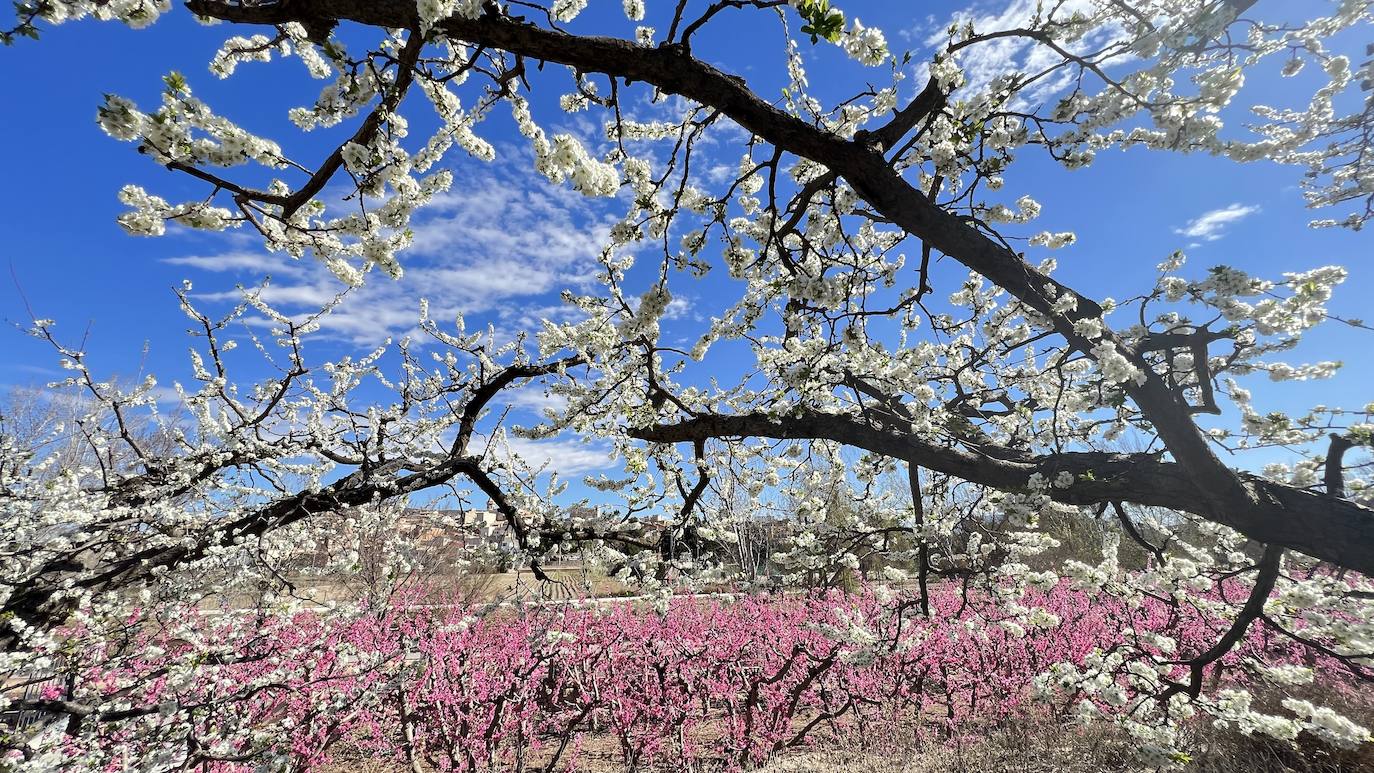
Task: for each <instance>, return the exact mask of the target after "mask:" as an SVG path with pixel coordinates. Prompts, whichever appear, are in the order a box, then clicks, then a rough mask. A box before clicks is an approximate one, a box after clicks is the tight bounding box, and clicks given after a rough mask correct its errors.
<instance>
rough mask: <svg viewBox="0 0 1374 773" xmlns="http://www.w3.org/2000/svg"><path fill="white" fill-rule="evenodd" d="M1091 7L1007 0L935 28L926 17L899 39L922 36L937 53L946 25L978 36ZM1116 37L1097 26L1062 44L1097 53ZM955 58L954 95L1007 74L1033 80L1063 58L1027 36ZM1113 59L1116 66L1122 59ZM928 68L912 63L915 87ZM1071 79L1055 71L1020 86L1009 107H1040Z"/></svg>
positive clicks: (1078, 1) (1084, 1) (1069, 73)
mask: <svg viewBox="0 0 1374 773" xmlns="http://www.w3.org/2000/svg"><path fill="white" fill-rule="evenodd" d="M1093 6H1094V1H1093V0H1061V1H1060V2H1057V3H1053V4H1047V3H1043V2H1042V0H1010V2H1007V3H1006V4H1005V5H1004V6H1002V7H1001V9H1000V10H989V9H988V8H987V7H986V6H985V7H984V8H983V9H979V10H960V11H957V12H955V13H954V14H953V15H952V16H950V17H949V18H948V19H947V20H946V21H945V22H943V23H939V24H936V23H935V20H934V17H927V18H926V20H925V22H924V23H922V24H921V25H920V26H919V27H918V28H917V29H916V30H914V31H911V32H909V33H907V34H905V35H903V37H907V38H918V37H920V36H922V35H923V36H924V40H925V43H926V45H927V46H930V47H931V48H932V49H935V50H941V49H943V48H944V47H945V46H946V45H947V44H948V42H949V36H948V33H947V30H948V29H949V27H950V25H951V24H957V25H960V26H963V25H964V24H967V23H972V24H973V29H974V31H975V32H976V33H979V34H982V33H988V32H993V31H997V30H1009V29H1020V28H1029V27H1032V26H1035V27H1039V26H1042V25H1041V24H1033V22H1034V21H1035V18H1036V15H1037V14H1042V19H1041V21H1043V15H1044V13H1052V15H1053V18H1055V19H1067V18H1069V17H1070V16H1072V15H1073V14H1074V13H1076V12H1080V11H1081V12H1083V13H1085V14H1090V13H1092V11H1093ZM1047 7H1050V8H1052V10H1050V11H1046V10H1045V9H1046V8H1047ZM1118 34H1119V29H1117V28H1115V27H1102V28H1098V29H1095V30H1093V31H1091V32H1089V33H1088V34H1087V35H1085V36H1084V37H1083V38H1082V39H1080V40H1077V41H1074V42H1072V43H1068V44H1064V45H1065V47H1066V48H1067V49H1068V50H1070V51H1072V52H1074V53H1088V52H1092V51H1099V50H1102V49H1103V48H1105V47H1106V45H1107V44H1108V43H1109V42H1110V41H1111V40H1113V39H1114V38H1116V37H1117V36H1118ZM931 53H933V51H932V52H931ZM955 56H956V58H957V61H958V62H959V64H960V66H961V68H962V69H963V71H964V78H965V85H964V86H963V88H962V89H961V90H960V91H961V92H962V93H964V94H968V95H971V94H976V93H977V92H979V91H981V90H983V89H984V88H986V87H987V86H988V84H990V83H991V82H992V81H993V80H994V79H996V78H998V77H999V76H1003V75H1007V74H1009V73H1013V72H1021V73H1025V74H1027V75H1031V76H1039V75H1040V74H1041V73H1042V72H1043V71H1045V70H1046V69H1047V68H1050V67H1052V66H1054V65H1056V64H1058V63H1060V62H1062V61H1063V57H1062V56H1061V55H1060V54H1059V53H1057V52H1055V51H1054V50H1053V49H1051V48H1049V47H1047V46H1043V45H1040V44H1039V43H1037V42H1036V41H1034V40H1031V39H1030V38H1027V37H1020V36H1010V37H1004V38H995V39H992V40H985V41H982V42H980V43H977V44H975V45H972V46H969V47H968V48H965V49H963V50H961V51H960V52H959V53H957V54H956V55H955ZM1115 61H1116V62H1117V63H1119V62H1122V61H1124V59H1117V60H1115ZM929 67H930V64H929V62H928V61H926V62H922V63H920V64H918V65H917V68H916V75H917V78H916V86H917V88H919V87H920V86H921V85H923V84H924V83H925V81H926V79H927V78H928V77H929V75H928V73H929ZM1076 75H1077V70H1076V69H1074V68H1072V67H1060V68H1059V69H1057V70H1055V71H1054V72H1053V73H1051V74H1049V75H1047V76H1045V77H1043V78H1039V79H1038V80H1036V81H1035V82H1034V83H1031V84H1029V85H1027V86H1025V87H1024V88H1022V89H1021V91H1020V92H1019V93H1018V95H1017V97H1016V100H1015V102H1014V104H1013V107H1016V108H1018V109H1024V108H1026V107H1034V106H1039V105H1042V104H1045V103H1046V102H1048V101H1049V100H1050V99H1052V98H1054V97H1056V96H1058V95H1060V94H1061V93H1062V92H1063V91H1064V90H1065V89H1067V88H1068V87H1069V86H1070V85H1072V84H1073V83H1074V81H1075V77H1076Z"/></svg>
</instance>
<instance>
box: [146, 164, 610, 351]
mask: <svg viewBox="0 0 1374 773" xmlns="http://www.w3.org/2000/svg"><path fill="white" fill-rule="evenodd" d="M509 156H510V158H509V160H507V161H500V162H497V163H495V164H492V165H475V164H473V165H466V166H464V168H462V169H461V170H459V171H458V174H457V175H456V177H457V179H456V181H455V183H454V187H453V189H452V190H451V191H449V192H447V193H445V194H443V195H441V196H439V197H437V198H436V199H435V201H434V202H433V204H432V205H431V206H429V207H427V208H425V209H424V210H423V211H422V213H421V214H420V216H419V217H417V219H416V221H415V222H413V223H412V230H413V231H414V234H415V236H414V242H413V245H412V247H411V248H410V249H408V250H407V251H406V252H405V253H404V254H403V255H402V256H401V264H402V266H403V268H404V269H405V274H404V276H402V277H401V278H400V279H399V280H392V279H389V278H387V277H384V276H381V275H380V274H379V273H377V272H372V273H370V274H369V275H368V278H367V281H366V282H365V283H364V284H363V286H362V287H359V288H356V289H353V290H350V291H349V292H348V294H347V297H345V298H344V299H343V301H342V302H341V303H340V304H339V305H338V307H337V309H336V310H335V311H334V312H333V313H331V314H329V315H328V316H326V317H325V318H324V319H323V320H322V321H321V327H322V329H323V330H324V331H325V332H326V333H327V334H332V335H335V336H337V337H340V338H344V339H347V340H350V341H352V342H354V343H357V344H361V345H372V344H375V343H377V342H379V341H380V340H381V339H383V338H385V337H387V336H392V337H396V336H400V335H406V334H409V333H413V332H414V331H415V328H416V323H417V321H418V315H419V299H420V298H426V299H427V300H428V301H429V308H430V314H431V316H432V317H434V318H435V319H438V320H452V319H453V318H454V317H456V316H459V315H462V316H463V317H464V318H465V319H466V320H467V322H468V323H469V326H470V327H472V326H473V325H483V324H487V323H491V324H495V325H496V326H497V327H498V328H505V327H510V328H512V329H529V327H530V325H529V324H527V323H530V322H534V323H536V326H537V321H538V320H537V319H533V320H531V319H530V316H531V313H532V311H533V310H534V309H542V310H544V311H546V312H548V314H542V315H540V316H541V317H549V318H558V317H559V314H558V312H559V311H560V310H566V307H561V309H560V304H559V302H558V299H557V293H558V292H560V291H561V290H563V289H574V290H577V289H580V288H584V287H585V286H586V285H587V283H588V282H589V281H591V277H592V276H593V275H594V273H595V269H596V265H597V264H596V258H597V256H598V255H599V254H600V250H601V248H602V245H604V244H605V243H606V242H607V240H608V234H609V231H610V226H611V224H612V223H613V222H614V213H615V212H617V211H618V210H619V209H620V208H621V207H623V202H620V201H618V200H612V201H601V202H597V201H592V200H589V199H587V198H586V197H584V196H582V195H581V194H580V193H577V192H576V191H573V190H571V189H569V188H567V187H565V186H557V185H553V184H551V183H547V182H545V181H543V180H540V179H538V178H536V177H535V176H533V175H530V174H528V173H527V171H526V170H525V169H524V168H523V165H524V164H525V163H527V162H528V159H525V158H523V156H522V154H521V153H519V152H518V151H516V152H511V153H510V154H509ZM166 262H168V263H170V264H172V265H177V266H185V267H188V268H191V269H195V270H197V271H209V272H216V273H226V274H239V275H243V276H244V277H245V278H249V277H251V279H250V280H249V281H250V282H251V283H253V284H256V283H257V281H258V280H259V279H260V278H261V277H262V276H264V275H271V276H272V282H271V283H270V284H268V285H267V286H266V287H265V288H263V290H262V291H261V292H262V298H263V300H265V301H267V302H268V303H270V304H272V305H274V306H276V307H277V308H279V309H281V310H282V311H283V312H285V313H288V314H294V313H309V312H313V311H316V310H318V309H319V308H320V307H321V306H323V305H324V304H326V303H328V302H329V301H330V300H331V299H333V298H334V297H336V296H337V295H338V294H339V293H340V292H342V291H343V290H344V289H345V287H344V286H343V285H342V284H341V283H340V282H339V281H338V280H337V279H336V278H335V277H334V275H333V274H332V273H331V272H329V271H328V270H327V269H326V268H325V267H324V266H323V265H321V264H320V263H319V262H317V261H315V260H313V259H311V258H309V257H307V258H303V259H301V260H294V259H292V258H290V257H288V256H285V255H272V254H267V253H260V252H253V251H250V250H244V249H239V248H236V249H234V250H231V251H228V252H225V253H223V254H193V255H186V256H181V257H175V258H170V259H168V260H167V261H166ZM206 284H208V283H206ZM221 286H222V285H221ZM239 297H240V291H239V290H236V289H225V290H217V291H213V292H204V293H201V294H199V295H198V298H200V299H202V300H208V301H236V300H238V298H239Z"/></svg>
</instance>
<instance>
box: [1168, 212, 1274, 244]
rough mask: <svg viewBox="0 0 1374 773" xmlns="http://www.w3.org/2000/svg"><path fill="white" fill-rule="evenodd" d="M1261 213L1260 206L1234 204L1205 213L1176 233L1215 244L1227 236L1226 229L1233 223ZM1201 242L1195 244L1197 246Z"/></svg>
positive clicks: (1177, 229)
mask: <svg viewBox="0 0 1374 773" xmlns="http://www.w3.org/2000/svg"><path fill="white" fill-rule="evenodd" d="M1258 211H1260V208H1259V207H1258V206H1253V205H1249V204H1232V205H1230V206H1226V207H1221V208H1220V209H1213V210H1210V211H1207V212H1203V213H1202V214H1201V215H1198V216H1197V217H1195V218H1193V219H1192V220H1189V221H1188V224H1187V225H1185V226H1184V227H1182V228H1175V229H1174V233H1177V234H1182V235H1183V236H1187V237H1188V238H1190V239H1198V240H1201V241H1206V242H1214V241H1216V240H1217V239H1220V238H1221V237H1222V236H1225V235H1226V228H1227V227H1228V226H1230V225H1231V224H1232V223H1234V222H1236V221H1238V220H1241V219H1243V218H1246V217H1249V216H1250V215H1253V214H1255V213H1256V212H1258ZM1198 243H1199V242H1194V243H1193V244H1194V245H1196V244H1198Z"/></svg>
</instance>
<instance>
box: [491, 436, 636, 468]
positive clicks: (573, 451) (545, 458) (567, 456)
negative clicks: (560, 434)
mask: <svg viewBox="0 0 1374 773" xmlns="http://www.w3.org/2000/svg"><path fill="white" fill-rule="evenodd" d="M507 444H508V445H509V446H510V450H511V452H512V453H514V454H515V455H516V456H519V457H520V458H521V459H524V460H525V462H526V463H527V464H529V465H530V466H531V467H534V468H536V469H537V468H539V467H540V466H542V465H544V464H546V463H547V464H548V469H549V471H551V472H557V473H558V474H559V475H561V476H565V477H566V476H568V475H579V474H582V473H585V472H593V471H597V470H604V469H607V468H608V467H610V466H611V459H612V457H611V452H610V451H608V450H607V449H606V448H604V447H601V446H597V445H595V444H589V443H583V442H581V441H577V440H529V439H526V438H519V437H510V438H508V439H507Z"/></svg>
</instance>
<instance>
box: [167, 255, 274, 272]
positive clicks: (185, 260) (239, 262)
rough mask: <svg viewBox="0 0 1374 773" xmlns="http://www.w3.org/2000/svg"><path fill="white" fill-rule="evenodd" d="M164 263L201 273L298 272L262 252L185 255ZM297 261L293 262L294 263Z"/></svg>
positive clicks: (169, 259)
mask: <svg viewBox="0 0 1374 773" xmlns="http://www.w3.org/2000/svg"><path fill="white" fill-rule="evenodd" d="M162 262H163V263H170V264H172V265H174V266H190V267H192V268H195V269H199V270H201V271H216V272H219V271H234V272H239V271H251V272H254V273H260V274H261V273H272V272H274V271H275V272H279V273H280V272H281V270H282V269H288V270H292V271H294V270H296V268H297V267H296V266H293V265H291V264H290V263H287V261H285V260H283V259H282V258H281V257H280V256H276V255H266V254H263V253H260V252H247V251H245V252H225V253H220V254H218V255H184V256H181V257H176V258H167V259H166V260H163V261H162ZM294 262H295V261H292V263H294Z"/></svg>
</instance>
